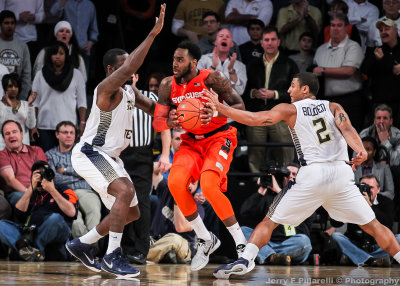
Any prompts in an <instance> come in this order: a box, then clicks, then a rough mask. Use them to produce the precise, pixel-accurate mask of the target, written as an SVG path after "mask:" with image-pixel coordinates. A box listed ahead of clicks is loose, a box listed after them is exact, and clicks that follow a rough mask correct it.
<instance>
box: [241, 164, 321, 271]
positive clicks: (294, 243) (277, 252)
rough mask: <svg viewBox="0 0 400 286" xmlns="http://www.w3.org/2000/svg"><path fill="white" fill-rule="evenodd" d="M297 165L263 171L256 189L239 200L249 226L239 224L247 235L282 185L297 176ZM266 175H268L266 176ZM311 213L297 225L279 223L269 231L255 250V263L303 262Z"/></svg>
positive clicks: (307, 243)
mask: <svg viewBox="0 0 400 286" xmlns="http://www.w3.org/2000/svg"><path fill="white" fill-rule="evenodd" d="M298 170H299V166H298V165H297V164H290V165H287V167H286V168H282V169H278V170H276V171H275V172H274V174H271V173H270V174H266V175H264V176H263V177H261V178H259V179H258V191H257V192H256V193H254V194H252V195H250V196H249V197H248V198H247V199H246V200H245V201H244V202H243V204H242V207H241V210H240V213H241V215H242V216H243V218H244V219H246V221H247V222H248V225H249V226H242V230H243V233H244V235H245V237H246V239H249V238H250V236H251V234H252V233H253V230H254V227H255V225H256V223H255V222H257V221H260V220H262V219H263V218H264V217H265V215H266V214H267V212H268V209H269V208H270V206H271V204H272V202H273V201H274V199H275V197H276V195H277V194H278V193H280V192H281V190H282V189H281V188H290V186H291V185H292V184H293V183H294V180H295V178H296V176H297V172H298ZM267 178H268V179H267ZM313 220H314V215H312V216H311V217H309V218H308V219H306V220H305V221H304V222H302V223H301V224H300V225H299V226H297V227H294V226H283V225H279V226H278V227H277V228H276V229H275V230H274V231H273V232H272V235H271V240H270V242H268V244H267V245H265V246H264V247H262V248H261V249H260V251H259V252H258V255H257V258H256V263H258V264H273V265H290V264H291V263H292V262H293V263H295V264H301V263H304V262H305V261H306V260H307V258H308V256H309V254H310V253H311V250H312V246H311V240H310V230H311V225H312V221H313Z"/></svg>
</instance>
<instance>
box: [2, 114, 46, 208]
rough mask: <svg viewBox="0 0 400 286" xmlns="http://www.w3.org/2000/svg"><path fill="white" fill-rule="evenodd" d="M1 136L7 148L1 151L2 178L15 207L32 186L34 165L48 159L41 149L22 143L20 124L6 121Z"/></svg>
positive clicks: (11, 202) (9, 199)
mask: <svg viewBox="0 0 400 286" xmlns="http://www.w3.org/2000/svg"><path fill="white" fill-rule="evenodd" d="M1 134H2V135H3V138H4V141H5V142H6V148H4V150H2V151H0V177H1V179H2V180H3V182H4V187H5V190H4V191H5V193H6V197H7V200H8V201H9V202H10V204H11V206H13V207H14V206H15V204H16V203H17V201H18V200H19V199H20V198H21V197H22V195H23V194H24V193H25V192H26V190H27V188H28V187H29V186H30V182H31V168H32V165H33V163H34V162H36V161H38V160H42V161H47V159H46V156H45V154H44V152H43V150H42V149H41V148H40V147H37V146H28V145H25V144H24V143H22V138H23V131H22V126H21V124H20V123H19V122H17V121H14V120H7V121H5V122H4V123H3V125H2V128H1Z"/></svg>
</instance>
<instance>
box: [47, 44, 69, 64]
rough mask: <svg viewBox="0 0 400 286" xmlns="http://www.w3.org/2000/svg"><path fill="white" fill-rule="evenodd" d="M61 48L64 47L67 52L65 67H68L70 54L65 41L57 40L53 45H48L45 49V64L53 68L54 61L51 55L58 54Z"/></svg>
mask: <svg viewBox="0 0 400 286" xmlns="http://www.w3.org/2000/svg"><path fill="white" fill-rule="evenodd" d="M59 48H62V49H63V50H64V53H65V62H64V67H68V66H69V65H70V59H69V58H70V56H69V50H68V48H67V46H66V45H65V43H63V42H60V41H55V42H54V43H53V44H52V45H50V46H48V47H47V48H46V49H45V56H44V64H45V65H47V66H48V67H50V68H51V70H53V62H52V61H51V56H53V55H56V54H57V53H58V50H59Z"/></svg>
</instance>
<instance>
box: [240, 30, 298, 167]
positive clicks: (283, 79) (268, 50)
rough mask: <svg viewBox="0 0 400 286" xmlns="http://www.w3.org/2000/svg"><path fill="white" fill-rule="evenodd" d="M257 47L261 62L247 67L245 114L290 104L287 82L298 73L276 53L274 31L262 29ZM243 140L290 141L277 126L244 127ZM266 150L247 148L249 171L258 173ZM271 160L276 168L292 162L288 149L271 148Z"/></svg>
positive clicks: (295, 67)
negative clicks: (246, 111) (275, 163)
mask: <svg viewBox="0 0 400 286" xmlns="http://www.w3.org/2000/svg"><path fill="white" fill-rule="evenodd" d="M261 45H262V47H263V50H264V55H263V57H262V58H260V59H258V60H255V61H253V62H251V63H250V64H249V65H247V67H246V70H247V79H248V82H247V85H246V90H245V92H244V94H243V101H244V103H245V105H246V109H247V110H249V111H262V110H270V109H271V108H272V107H274V106H275V105H277V104H279V103H282V102H287V103H289V102H290V96H289V94H288V93H287V89H288V86H290V79H291V78H292V77H293V76H294V75H295V74H296V73H297V72H298V68H297V65H296V63H295V62H294V61H293V60H291V59H289V58H288V57H287V56H286V55H285V54H283V53H281V52H279V45H280V40H279V38H278V31H277V29H276V28H275V27H270V26H269V27H266V28H265V29H264V31H263V38H262V41H261ZM246 131H247V132H246V133H247V140H248V141H249V142H251V143H265V142H282V143H288V142H290V141H291V136H290V133H289V130H288V128H287V127H286V125H285V124H284V123H283V122H281V123H278V124H275V125H272V126H252V127H246ZM266 151H267V149H266V147H264V146H261V147H249V167H250V170H251V171H252V172H254V173H259V172H260V170H261V168H263V164H264V162H265V157H266ZM272 157H273V158H274V160H275V162H277V163H278V164H279V165H280V166H283V165H286V164H288V163H289V162H293V158H294V152H293V148H292V147H277V148H274V150H273V154H272Z"/></svg>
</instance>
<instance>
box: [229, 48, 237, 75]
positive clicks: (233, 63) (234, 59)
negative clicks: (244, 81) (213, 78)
mask: <svg viewBox="0 0 400 286" xmlns="http://www.w3.org/2000/svg"><path fill="white" fill-rule="evenodd" d="M236 59H237V54H236V53H233V54H232V56H231V58H230V61H229V65H228V71H229V72H231V71H232V70H233V67H234V66H235V62H236Z"/></svg>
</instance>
